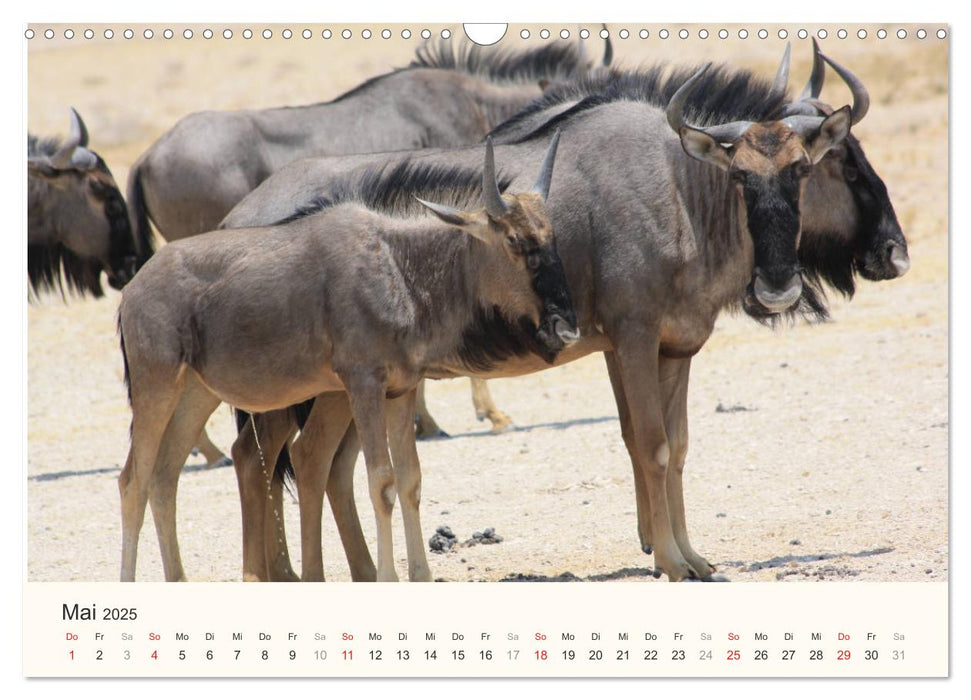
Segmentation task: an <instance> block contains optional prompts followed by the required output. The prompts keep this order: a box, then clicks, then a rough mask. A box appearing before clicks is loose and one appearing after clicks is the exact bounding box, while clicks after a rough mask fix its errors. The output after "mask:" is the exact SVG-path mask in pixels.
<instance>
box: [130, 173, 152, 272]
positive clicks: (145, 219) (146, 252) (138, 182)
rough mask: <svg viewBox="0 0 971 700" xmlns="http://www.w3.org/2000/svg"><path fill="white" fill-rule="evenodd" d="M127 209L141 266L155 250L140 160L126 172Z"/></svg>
mask: <svg viewBox="0 0 971 700" xmlns="http://www.w3.org/2000/svg"><path fill="white" fill-rule="evenodd" d="M128 211H129V215H130V218H131V230H132V237H133V238H134V239H135V250H136V252H137V253H138V267H141V266H142V265H144V264H145V263H146V262H147V261H148V259H149V258H150V257H152V253H154V252H155V247H154V245H153V244H152V225H151V224H150V223H149V216H148V207H147V206H146V205H145V190H144V188H143V187H142V168H141V162H137V163H135V165H133V166H132V169H131V172H130V173H129V174H128Z"/></svg>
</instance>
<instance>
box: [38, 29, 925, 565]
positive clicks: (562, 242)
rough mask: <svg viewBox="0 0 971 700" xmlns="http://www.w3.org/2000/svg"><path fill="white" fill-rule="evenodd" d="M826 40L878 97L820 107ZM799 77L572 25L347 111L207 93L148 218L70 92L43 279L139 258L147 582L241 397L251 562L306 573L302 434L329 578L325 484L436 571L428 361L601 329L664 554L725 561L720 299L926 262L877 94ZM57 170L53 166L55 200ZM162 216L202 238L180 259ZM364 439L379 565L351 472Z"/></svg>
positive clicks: (524, 355) (156, 151) (137, 348)
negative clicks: (872, 123) (425, 491)
mask: <svg viewBox="0 0 971 700" xmlns="http://www.w3.org/2000/svg"><path fill="white" fill-rule="evenodd" d="M827 64H828V65H829V66H830V67H831V68H832V70H833V71H835V73H836V74H837V75H838V76H839V77H840V78H841V79H842V81H843V82H845V83H846V84H847V85H848V86H849V88H850V90H851V93H852V96H853V99H852V104H851V105H847V106H845V107H840V108H839V109H834V108H833V107H831V106H830V105H828V104H827V103H825V102H823V101H822V100H821V94H822V92H821V91H822V85H823V79H824V75H825V72H826V66H827ZM788 72H789V71H788V52H786V55H785V56H784V57H783V59H782V63H781V65H780V67H779V69H778V70H777V72H776V74H775V76H774V78H773V79H772V80H771V81H769V80H762V79H760V78H759V77H757V76H756V75H754V74H752V73H751V72H749V71H746V70H744V69H741V68H738V67H735V66H717V67H714V66H682V65H673V66H670V65H669V66H658V67H654V68H650V69H641V70H620V69H616V68H614V67H612V65H611V64H610V61H601V60H597V61H593V62H591V61H589V60H588V59H587V57H585V56H584V55H583V54H582V53H581V52H579V51H577V50H576V48H575V46H573V45H571V44H567V43H557V44H551V45H549V46H547V47H545V48H544V49H540V50H535V51H527V52H515V53H509V54H505V55H499V56H497V55H495V54H492V55H491V56H489V59H488V60H486V58H484V55H483V54H481V53H480V52H478V51H476V50H455V49H452V48H451V47H449V46H447V45H446V46H442V47H436V48H434V49H425V50H423V51H422V52H421V53H420V54H419V56H418V58H417V59H416V61H415V63H414V64H413V65H412V66H410V67H408V68H406V69H402V70H399V71H395V72H393V73H390V74H388V75H385V76H379V77H377V78H374V79H372V80H369V81H367V82H365V83H364V84H362V85H361V86H359V87H358V88H356V89H354V90H352V91H351V92H349V93H347V94H345V95H344V96H342V97H340V98H338V99H336V100H334V101H332V102H329V103H325V104H321V105H315V106H312V107H305V108H288V109H279V110H264V111H260V112H255V111H253V112H250V111H245V112H233V113H200V114H195V115H191V116H189V117H186V118H185V119H184V120H183V121H181V122H180V123H179V124H177V125H176V126H175V127H174V128H173V129H172V130H171V131H170V132H169V133H168V134H166V135H165V136H163V137H162V138H161V139H159V141H158V142H157V143H156V144H155V145H154V146H153V147H152V148H151V149H149V151H148V152H146V153H145V154H144V155H143V156H142V158H140V159H139V161H138V163H136V165H135V167H133V168H132V171H131V174H130V177H129V187H128V206H129V216H127V217H126V216H118V214H117V207H116V206H113V203H114V204H117V205H119V206H122V207H123V206H124V204H123V202H122V201H121V197H120V195H118V194H117V188H116V187H114V184H113V182H112V181H110V174H109V173H108V171H107V168H106V167H105V166H104V163H103V162H102V161H100V159H99V158H98V157H97V156H96V155H94V153H93V152H92V151H90V150H88V148H87V141H88V138H87V133H86V129H85V128H84V125H83V122H81V120H80V118H79V117H76V115H73V114H72V120H73V121H72V132H71V136H69V137H68V139H67V140H66V141H64V142H63V143H61V144H59V145H58V144H57V143H56V142H47V143H46V145H45V147H44V148H39V147H38V148H37V150H36V151H35V150H33V149H32V150H31V156H30V161H29V167H28V173H29V177H30V182H31V190H30V191H31V200H30V212H31V216H30V224H29V243H30V246H29V251H30V255H29V267H30V271H31V274H30V279H31V284H32V286H33V288H34V290H35V291H36V290H38V289H41V288H43V287H44V286H48V287H49V286H52V285H56V284H58V283H60V280H61V278H60V277H59V276H58V272H59V270H60V269H61V266H63V270H64V274H65V277H66V278H67V280H68V283H69V285H72V286H74V287H75V288H76V289H79V290H81V291H90V292H92V293H97V292H98V291H100V287H99V286H96V285H97V283H98V282H97V280H98V274H99V273H100V270H101V269H104V270H105V271H106V272H107V274H108V279H109V282H110V283H111V284H112V285H113V286H116V287H120V286H124V285H126V283H127V282H128V281H129V278H132V275H133V273H134V270H135V269H136V268H138V269H139V271H138V273H137V274H134V276H133V278H132V279H131V283H130V284H128V285H127V286H125V291H124V293H123V297H122V304H121V309H120V314H119V330H120V335H121V341H122V347H123V352H124V358H125V363H126V375H127V378H128V380H129V390H130V400H131V404H132V411H133V416H132V447H131V451H130V453H129V457H128V461H127V463H126V465H125V468H124V470H123V473H122V476H121V479H120V486H121V493H122V521H123V545H122V549H123V553H122V578H123V579H125V580H131V579H133V578H134V573H135V554H136V550H137V543H138V532H139V529H140V527H141V525H142V520H143V518H144V511H145V506H146V505H147V504H148V503H150V504H151V509H152V513H153V517H154V519H155V524H156V529H157V531H158V536H159V541H160V544H161V548H162V558H163V564H164V568H165V576H166V578H167V579H169V580H180V579H184V578H185V573H184V571H183V568H182V563H181V560H180V556H179V549H178V543H177V539H176V533H175V496H176V487H177V482H178V478H179V474H180V472H181V469H182V465H183V464H184V462H185V459H186V457H187V455H188V454H189V451H190V450H191V449H192V447H193V445H194V444H195V443H197V442H200V440H199V438H200V431H201V429H202V427H203V426H204V424H205V420H206V418H208V416H209V414H211V413H212V411H213V410H214V409H215V407H216V406H217V405H218V404H219V403H220V402H221V401H225V402H227V403H229V404H230V405H232V406H234V407H236V408H237V409H238V413H237V415H238V422H239V427H240V434H239V439H238V440H237V442H236V444H235V445H234V446H233V459H234V463H235V468H236V470H237V476H238V479H239V485H240V495H241V501H242V506H243V515H244V517H243V523H244V528H243V537H244V544H243V553H244V561H243V573H244V578H246V579H253V580H288V579H293V578H296V577H295V575H294V573H293V571H292V569H291V567H290V564H289V558H288V555H287V553H286V548H285V544H284V543H282V541H281V540H282V538H281V537H280V533H279V532H278V530H279V518H278V517H277V516H276V514H277V513H279V512H280V509H281V508H282V499H281V494H282V489H281V486H280V474H279V472H281V471H284V469H282V468H281V469H280V470H275V469H274V465H276V464H277V462H278V455H281V453H282V454H283V456H282V458H281V460H280V467H286V466H287V464H288V463H292V471H293V474H294V477H295V481H296V490H297V493H298V496H299V501H300V516H301V538H302V543H303V546H302V552H303V557H302V559H303V562H302V563H303V570H302V572H301V578H303V579H304V580H320V579H322V578H323V574H324V572H323V565H322V560H321V559H320V554H319V553H320V536H321V534H320V533H321V512H322V502H323V498H324V495H325V494H326V495H327V497H328V498H329V499H330V502H331V506H332V509H333V511H334V516H335V520H336V521H337V526H338V529H339V530H340V534H341V540H342V542H343V544H344V547H345V551H346V554H347V557H348V562H349V564H350V566H351V571H352V576H353V578H354V579H355V580H374V579H375V578H377V579H380V580H390V579H394V578H395V571H394V566H393V558H392V552H391V536H390V513H391V510H392V508H393V505H394V503H395V501H396V500H397V499H398V498H399V497H400V500H401V507H402V515H403V518H404V522H405V530H406V542H407V550H408V552H407V553H408V561H409V576H410V578H411V579H413V580H429V579H430V578H431V570H430V568H429V566H428V563H427V561H426V557H425V551H424V541H425V537H424V535H423V533H422V529H421V524H420V520H419V498H420V491H421V476H420V470H419V465H418V458H417V451H416V448H415V437H416V433H415V424H414V420H413V417H414V415H415V412H416V403H417V401H418V398H417V394H418V391H419V389H420V382H421V380H422V379H423V378H425V377H428V378H441V377H452V376H470V377H474V378H477V379H485V378H488V377H499V376H516V375H521V374H525V373H529V372H535V371H539V370H542V369H545V368H547V367H550V366H553V365H560V364H563V363H566V362H569V361H571V360H574V359H577V358H579V357H581V356H583V355H586V354H589V353H593V352H603V353H604V355H605V357H606V361H607V367H608V371H609V376H610V381H611V385H612V388H613V390H614V395H615V398H616V401H617V408H618V413H619V415H620V420H621V427H622V433H623V438H624V442H625V444H626V446H627V449H628V452H629V454H630V457H631V463H632V467H633V474H634V484H635V493H636V501H637V520H638V534H639V536H640V541H641V545H642V548H643V550H644V551H645V552H646V553H648V554H651V553H653V555H654V561H655V567H656V569H657V570H658V571H662V572H664V573H665V574H667V575H668V577H669V578H670V579H671V580H682V579H702V580H707V579H712V578H714V571H713V567H712V566H711V565H710V564H709V563H708V561H707V560H706V559H705V558H704V557H703V556H701V555H699V554H698V553H697V552H696V551H695V549H694V548H693V546H692V545H691V543H690V542H689V539H688V534H687V527H686V524H685V520H686V518H685V509H684V498H683V493H682V482H681V477H682V471H683V466H684V459H685V454H686V451H687V415H686V410H687V402H686V397H687V384H688V372H689V368H690V361H691V357H692V356H693V355H694V354H695V353H696V352H697V351H698V350H699V349H700V348H701V346H702V345H703V344H704V343H705V341H706V340H707V339H708V337H709V336H710V334H711V332H712V329H713V326H714V322H715V319H716V317H717V315H718V314H719V312H721V311H722V310H725V309H728V308H731V307H740V308H741V309H743V310H744V311H745V312H746V313H748V314H749V315H751V316H753V317H755V318H757V319H758V320H760V321H764V322H768V323H772V322H773V321H775V320H776V319H779V318H781V317H784V316H786V315H792V314H798V313H802V314H806V315H809V316H812V317H823V316H825V314H826V307H825V299H824V297H823V288H824V286H825V285H829V286H830V287H832V288H834V289H836V290H837V291H839V292H842V293H846V294H851V293H852V292H853V289H854V284H855V276H856V275H857V274H860V275H862V276H863V277H864V278H866V279H871V280H879V279H890V278H893V277H896V276H898V275H900V274H903V273H904V272H906V270H907V268H908V266H909V259H908V257H907V245H906V242H905V240H904V237H903V235H902V233H901V230H900V226H899V224H898V222H897V219H896V216H895V214H894V211H893V207H892V205H891V203H890V200H889V198H888V195H887V191H886V187H885V185H884V183H883V182H882V181H881V179H880V177H879V176H878V175H877V174H876V173H875V172H874V170H873V168H872V167H871V166H870V164H869V163H868V161H867V159H866V156H865V155H864V153H863V151H862V149H861V147H860V144H859V142H858V141H857V140H856V139H855V137H854V136H853V134H852V133H851V128H852V126H853V125H855V124H856V123H858V122H859V121H860V120H861V119H863V118H864V117H865V115H866V113H867V111H868V109H869V97H868V94H867V90H866V88H865V87H864V85H863V84H862V83H861V82H860V81H859V80H858V79H857V78H856V77H855V76H854V75H853V74H852V73H851V72H850V71H849V70H847V69H846V68H844V67H842V66H840V65H839V64H838V63H836V62H834V61H833V60H831V59H829V58H827V57H824V56H822V54H820V53H819V52H818V50H817V51H816V53H815V55H814V67H813V71H812V75H811V77H810V79H809V81H808V83H807V86H806V88H805V89H804V90H803V91H802V93H801V94H800V95H799V96H798V97H797V98H796V99H792V98H790V96H789V94H788V90H787V83H788ZM422 91H424V92H422ZM487 137H488V139H487ZM32 143H38V142H36V141H33V140H32ZM206 149H213V150H211V151H207V150H206ZM408 149H410V150H408ZM217 156H218V157H217ZM213 167H215V168H216V170H215V171H213V170H212V168H213ZM92 173H93V174H92ZM537 173H539V176H538V177H537ZM99 174H100V175H99ZM96 175H97V176H98V179H97V183H98V185H97V186H96V185H95V184H94V183H93V182H92V181H90V180H89V179H90V178H92V177H95V176H96ZM35 179H39V180H38V182H44V183H47V185H48V187H51V188H52V189H50V190H48V191H41V190H39V189H38V192H39V194H38V195H37V198H36V199H35V196H34V181H35ZM48 181H50V182H48ZM51 183H53V184H51ZM54 185H56V187H54ZM109 188H111V189H110V191H109ZM76 191H80V194H79V195H76V194H73V193H74V192H76ZM64 192H67V193H68V196H69V197H73V199H70V198H69V199H66V200H65V201H67V202H68V204H67V205H61V204H59V202H60V201H61V200H58V199H57V198H56V196H57V195H59V194H62V193H64ZM105 192H109V194H107V195H106V194H105ZM61 206H70V207H74V208H75V209H79V208H83V207H86V208H87V209H86V211H85V212H80V211H78V212H75V213H74V214H72V215H71V217H70V219H69V220H73V221H74V222H76V223H77V226H75V227H68V228H67V229H66V230H65V229H62V228H58V226H55V222H57V221H59V219H58V218H57V217H55V216H54V215H52V214H49V213H48V214H44V213H43V212H55V211H58V210H59V209H58V207H61ZM35 212H36V213H37V216H35ZM91 212H93V214H92V213H91ZM112 212H114V214H113V213H112ZM95 214H97V215H101V216H102V217H103V220H104V221H106V222H107V223H105V224H104V225H101V226H100V227H99V226H97V225H95V224H97V223H98V221H97V216H95ZM87 218H92V219H93V220H94V224H92V225H88V226H86V227H85V229H84V230H82V228H81V223H82V222H83V221H86V220H87ZM129 221H130V224H129ZM149 221H151V222H153V223H154V224H155V225H156V228H157V229H158V231H159V233H161V234H162V236H163V237H164V238H166V239H167V240H169V241H176V239H182V238H185V239H186V240H184V241H177V242H174V243H170V244H168V245H165V246H164V247H163V248H162V249H161V250H160V251H159V252H157V253H155V255H151V247H150V246H149V245H148V241H149V240H150V238H149V225H150V224H149ZM217 228H218V229H223V230H219V231H213V229H217ZM89 230H90V233H89V232H88V231H89ZM82 233H84V235H83V236H82V235H81V234H82ZM199 234H202V235H199ZM464 234H467V235H464ZM79 239H80V240H81V241H82V243H81V244H78V243H77V241H78V240H79ZM78 246H79V247H78ZM44 256H46V257H44ZM61 261H63V262H61ZM35 270H36V271H37V272H36V274H35ZM35 280H36V281H35ZM244 411H245V412H247V413H244ZM201 442H202V445H203V446H205V440H202V441H201ZM361 448H363V450H364V455H365V463H366V465H367V471H368V485H369V489H370V496H371V502H372V506H373V507H374V509H375V514H376V518H377V521H378V548H377V559H378V560H377V566H375V565H374V563H373V561H372V559H371V555H370V552H369V550H368V547H367V545H366V543H365V541H364V537H363V534H362V532H361V528H360V524H359V520H358V514H357V511H356V506H355V503H354V497H353V492H352V490H351V489H350V486H351V479H350V478H349V477H350V474H349V472H350V471H351V470H352V469H353V465H354V462H355V459H356V456H357V452H358V450H359V449H361ZM219 456H220V455H219V454H218V451H217V452H216V453H214V454H213V453H210V454H208V455H207V458H210V457H211V458H213V459H218V458H219ZM425 534H428V533H425Z"/></svg>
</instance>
